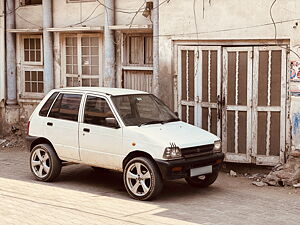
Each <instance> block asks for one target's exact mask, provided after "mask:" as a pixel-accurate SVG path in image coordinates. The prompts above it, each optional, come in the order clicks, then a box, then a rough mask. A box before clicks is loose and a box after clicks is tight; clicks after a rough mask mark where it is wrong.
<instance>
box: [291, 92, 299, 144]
mask: <svg viewBox="0 0 300 225" xmlns="http://www.w3.org/2000/svg"><path fill="white" fill-rule="evenodd" d="M291 119H292V140H293V143H292V145H293V146H294V147H295V148H296V149H300V95H299V96H292V104H291Z"/></svg>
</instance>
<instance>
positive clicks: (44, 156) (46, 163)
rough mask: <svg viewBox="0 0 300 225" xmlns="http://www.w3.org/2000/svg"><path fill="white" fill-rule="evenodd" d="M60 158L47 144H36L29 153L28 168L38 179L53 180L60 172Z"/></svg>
mask: <svg viewBox="0 0 300 225" xmlns="http://www.w3.org/2000/svg"><path fill="white" fill-rule="evenodd" d="M61 167H62V165H61V160H60V159H59V158H58V156H57V154H56V152H55V150H54V149H53V147H52V146H50V145H49V144H39V145H36V146H35V147H34V148H33V149H32V151H31V154H30V169H31V172H32V174H33V176H34V177H35V178H36V179H37V180H39V181H45V182H51V181H54V180H55V179H56V178H57V177H58V176H59V174H60V172H61Z"/></svg>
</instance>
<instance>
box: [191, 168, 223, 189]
mask: <svg viewBox="0 0 300 225" xmlns="http://www.w3.org/2000/svg"><path fill="white" fill-rule="evenodd" d="M218 174H219V172H218V171H217V172H212V173H210V174H205V175H201V176H195V177H186V178H185V180H186V182H187V183H188V184H189V185H191V186H193V187H208V186H209V185H211V184H213V183H214V182H215V181H216V179H217V177H218Z"/></svg>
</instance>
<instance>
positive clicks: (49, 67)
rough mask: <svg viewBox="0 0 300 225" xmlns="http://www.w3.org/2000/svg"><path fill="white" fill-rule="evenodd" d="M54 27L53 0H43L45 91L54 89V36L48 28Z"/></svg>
mask: <svg viewBox="0 0 300 225" xmlns="http://www.w3.org/2000/svg"><path fill="white" fill-rule="evenodd" d="M51 27H53V17H52V0H43V43H44V44H43V49H44V91H45V93H48V92H49V91H51V90H52V89H53V88H54V75H53V35H52V33H51V32H49V31H47V28H51Z"/></svg>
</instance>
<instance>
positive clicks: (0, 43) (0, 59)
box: [0, 0, 5, 133]
mask: <svg viewBox="0 0 300 225" xmlns="http://www.w3.org/2000/svg"><path fill="white" fill-rule="evenodd" d="M4 18H5V16H4V0H1V1H0V118H3V109H4V98H5V49H4V47H5V44H4V42H5V35H4V34H5V30H4V29H5V26H4V22H5V19H4ZM1 125H2V123H1V121H0V133H1V132H2V126H1Z"/></svg>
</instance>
